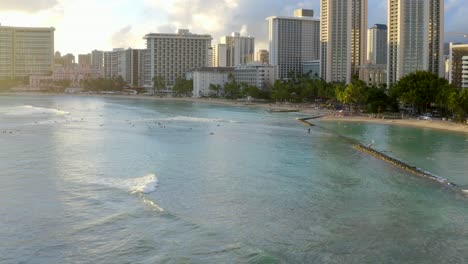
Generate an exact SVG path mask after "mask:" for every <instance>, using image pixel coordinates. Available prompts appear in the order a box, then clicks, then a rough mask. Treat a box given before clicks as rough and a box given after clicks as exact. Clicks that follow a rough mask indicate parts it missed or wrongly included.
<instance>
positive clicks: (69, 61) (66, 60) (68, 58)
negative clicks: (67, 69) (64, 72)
mask: <svg viewBox="0 0 468 264" xmlns="http://www.w3.org/2000/svg"><path fill="white" fill-rule="evenodd" d="M75 63H76V61H75V55H73V54H71V53H67V54H66V55H63V56H62V65H63V66H73V65H75Z"/></svg>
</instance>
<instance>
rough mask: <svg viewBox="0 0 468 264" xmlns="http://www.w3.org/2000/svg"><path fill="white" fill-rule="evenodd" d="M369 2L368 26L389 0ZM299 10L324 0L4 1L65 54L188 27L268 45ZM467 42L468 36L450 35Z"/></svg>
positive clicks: (456, 23) (452, 2) (460, 4)
mask: <svg viewBox="0 0 468 264" xmlns="http://www.w3.org/2000/svg"><path fill="white" fill-rule="evenodd" d="M368 1H369V26H371V25H373V24H375V23H383V24H386V22H387V1H384V0H368ZM466 2H467V0H445V31H446V32H462V33H468V26H467V25H468V16H467V14H468V4H467V3H466ZM298 8H306V9H314V11H315V14H316V15H315V16H316V17H319V16H320V0H305V1H297V0H0V24H1V25H3V26H33V27H54V28H55V29H56V30H55V49H56V50H58V51H60V52H61V53H62V54H66V53H73V54H83V53H89V52H91V51H92V50H94V49H98V50H112V48H128V47H132V48H144V47H145V41H144V40H143V37H144V35H145V34H148V33H174V32H176V30H177V29H178V28H188V29H190V31H191V32H192V33H197V34H210V35H212V36H213V43H218V41H219V38H220V37H221V36H225V35H230V34H231V33H232V32H241V33H242V34H244V35H250V36H253V37H255V38H256V49H257V50H258V49H267V47H268V24H267V21H266V20H265V18H266V17H268V16H288V15H292V14H293V11H294V10H295V9H298ZM447 41H460V42H468V38H466V39H464V38H463V37H461V38H460V37H449V36H447V37H446V42H447Z"/></svg>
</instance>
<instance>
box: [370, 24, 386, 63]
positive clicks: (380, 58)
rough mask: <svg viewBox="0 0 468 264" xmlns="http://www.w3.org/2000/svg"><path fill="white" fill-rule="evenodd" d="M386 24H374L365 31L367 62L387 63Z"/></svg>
mask: <svg viewBox="0 0 468 264" xmlns="http://www.w3.org/2000/svg"><path fill="white" fill-rule="evenodd" d="M387 33H388V31H387V25H382V24H375V25H374V26H373V27H371V28H370V29H369V30H368V31H367V63H371V64H379V65H386V64H387Z"/></svg>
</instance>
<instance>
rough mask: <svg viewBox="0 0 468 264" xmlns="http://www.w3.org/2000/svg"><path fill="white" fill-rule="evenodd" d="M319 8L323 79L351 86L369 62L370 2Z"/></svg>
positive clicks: (328, 1)
mask: <svg viewBox="0 0 468 264" xmlns="http://www.w3.org/2000/svg"><path fill="white" fill-rule="evenodd" d="M320 5H321V12H322V14H321V26H320V29H321V32H320V41H321V54H320V56H321V58H320V64H321V73H322V78H324V79H325V80H326V81H328V82H345V83H349V82H350V81H351V76H352V75H358V74H359V66H360V65H362V64H364V62H365V60H366V55H367V54H366V45H367V42H366V35H367V0H321V3H320Z"/></svg>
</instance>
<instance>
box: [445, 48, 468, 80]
mask: <svg viewBox="0 0 468 264" xmlns="http://www.w3.org/2000/svg"><path fill="white" fill-rule="evenodd" d="M448 77H449V82H450V83H451V84H453V85H454V86H455V87H457V88H468V44H453V43H450V55H449V76H448Z"/></svg>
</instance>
